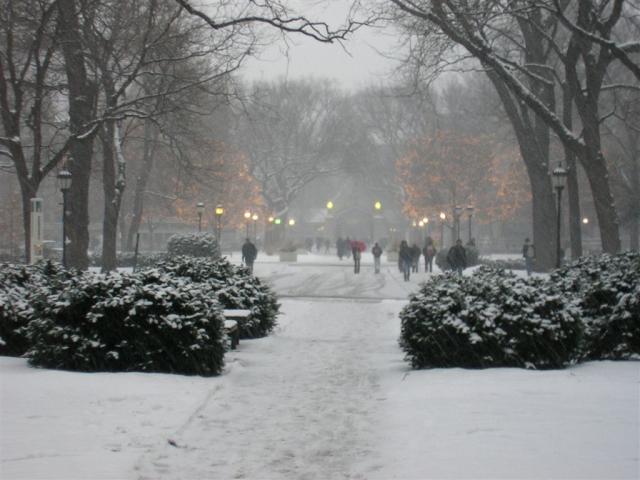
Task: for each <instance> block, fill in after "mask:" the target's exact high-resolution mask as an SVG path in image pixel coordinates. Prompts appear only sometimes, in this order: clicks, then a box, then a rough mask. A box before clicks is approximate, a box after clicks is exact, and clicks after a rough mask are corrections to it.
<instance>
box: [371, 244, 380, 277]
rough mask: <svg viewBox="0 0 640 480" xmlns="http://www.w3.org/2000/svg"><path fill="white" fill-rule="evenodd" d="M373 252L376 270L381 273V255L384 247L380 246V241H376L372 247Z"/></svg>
mask: <svg viewBox="0 0 640 480" xmlns="http://www.w3.org/2000/svg"><path fill="white" fill-rule="evenodd" d="M371 253H372V254H373V268H374V272H375V273H380V257H381V256H382V248H381V247H380V245H378V242H376V243H375V245H374V246H373V248H372V249H371Z"/></svg>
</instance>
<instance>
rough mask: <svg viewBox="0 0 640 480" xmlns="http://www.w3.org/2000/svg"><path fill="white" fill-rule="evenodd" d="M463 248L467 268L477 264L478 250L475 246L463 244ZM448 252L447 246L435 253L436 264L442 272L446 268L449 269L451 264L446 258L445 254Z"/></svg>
mask: <svg viewBox="0 0 640 480" xmlns="http://www.w3.org/2000/svg"><path fill="white" fill-rule="evenodd" d="M464 250H465V252H466V254H467V268H469V267H473V266H474V265H477V264H478V258H479V252H478V249H477V248H475V247H468V246H465V247H464ZM448 253H449V248H442V249H440V250H438V253H436V258H435V261H436V265H437V266H438V268H440V270H442V271H443V272H444V271H446V270H451V265H449V261H448V260H447V254H448Z"/></svg>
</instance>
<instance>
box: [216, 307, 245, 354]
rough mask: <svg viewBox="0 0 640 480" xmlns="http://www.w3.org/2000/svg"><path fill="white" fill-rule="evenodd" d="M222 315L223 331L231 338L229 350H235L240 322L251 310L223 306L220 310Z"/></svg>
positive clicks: (238, 339)
mask: <svg viewBox="0 0 640 480" xmlns="http://www.w3.org/2000/svg"><path fill="white" fill-rule="evenodd" d="M222 314H223V315H224V318H225V320H224V331H225V332H226V334H227V336H228V337H229V339H230V340H231V350H235V349H236V346H237V345H238V344H239V343H240V324H241V323H242V322H243V321H245V320H246V319H247V318H249V316H250V315H251V310H242V309H233V308H225V309H224V310H223V311H222Z"/></svg>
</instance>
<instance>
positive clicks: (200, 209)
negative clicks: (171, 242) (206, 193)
mask: <svg viewBox="0 0 640 480" xmlns="http://www.w3.org/2000/svg"><path fill="white" fill-rule="evenodd" d="M196 211H197V212H198V232H202V214H203V213H204V203H202V202H198V203H197V204H196Z"/></svg>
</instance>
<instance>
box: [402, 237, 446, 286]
mask: <svg viewBox="0 0 640 480" xmlns="http://www.w3.org/2000/svg"><path fill="white" fill-rule="evenodd" d="M436 253H438V250H437V249H436V246H435V244H434V242H433V239H432V238H431V237H427V239H426V241H425V244H424V247H423V248H422V249H421V248H420V247H419V246H418V245H416V244H415V243H414V244H413V245H412V246H409V244H408V243H407V241H406V240H403V241H402V242H400V250H399V251H398V268H399V269H400V271H401V272H403V274H404V280H405V281H409V279H410V277H411V272H414V273H415V272H418V270H419V265H420V256H421V255H423V256H424V271H425V272H433V259H434V258H435V256H436Z"/></svg>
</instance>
